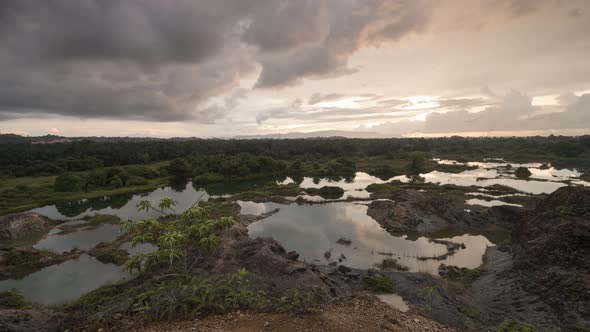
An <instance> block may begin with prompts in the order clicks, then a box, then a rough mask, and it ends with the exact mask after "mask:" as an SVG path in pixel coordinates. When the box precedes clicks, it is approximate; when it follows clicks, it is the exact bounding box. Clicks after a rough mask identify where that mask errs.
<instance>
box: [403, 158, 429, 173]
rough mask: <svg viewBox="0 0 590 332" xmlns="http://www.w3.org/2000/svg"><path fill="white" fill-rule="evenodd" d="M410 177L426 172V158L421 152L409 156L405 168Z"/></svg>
mask: <svg viewBox="0 0 590 332" xmlns="http://www.w3.org/2000/svg"><path fill="white" fill-rule="evenodd" d="M407 169H408V172H409V174H410V175H419V174H420V173H424V172H426V170H427V165H426V156H425V155H424V153H421V152H414V153H412V154H411V155H410V162H409V163H408V166H407Z"/></svg>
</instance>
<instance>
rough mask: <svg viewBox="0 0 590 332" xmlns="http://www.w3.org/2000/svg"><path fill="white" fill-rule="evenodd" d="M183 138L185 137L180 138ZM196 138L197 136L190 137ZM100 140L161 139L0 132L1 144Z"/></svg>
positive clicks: (134, 140) (140, 140) (150, 139)
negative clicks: (24, 134)
mask: <svg viewBox="0 0 590 332" xmlns="http://www.w3.org/2000/svg"><path fill="white" fill-rule="evenodd" d="M180 139H183V138H180ZM189 139H195V138H189ZM84 140H87V141H99V142H112V141H128V142H143V141H152V140H160V138H151V137H104V136H89V137H65V136H55V135H45V136H21V135H16V134H0V144H10V143H31V144H54V143H67V142H76V141H84Z"/></svg>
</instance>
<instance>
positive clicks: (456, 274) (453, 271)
mask: <svg viewBox="0 0 590 332" xmlns="http://www.w3.org/2000/svg"><path fill="white" fill-rule="evenodd" d="M483 271H484V270H483V269H482V268H481V267H477V268H475V269H469V268H466V267H456V266H446V265H444V264H441V266H440V267H439V273H440V275H441V277H443V278H445V279H448V280H451V281H456V282H460V283H462V284H464V285H466V286H468V285H471V284H472V283H473V282H474V281H475V280H477V279H478V278H479V277H480V276H481V274H482V273H483Z"/></svg>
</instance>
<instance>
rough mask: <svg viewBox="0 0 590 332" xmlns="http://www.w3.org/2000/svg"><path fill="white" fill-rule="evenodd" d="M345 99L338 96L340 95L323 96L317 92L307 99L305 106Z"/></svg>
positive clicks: (342, 95) (343, 96) (342, 96)
mask: <svg viewBox="0 0 590 332" xmlns="http://www.w3.org/2000/svg"><path fill="white" fill-rule="evenodd" d="M345 97H346V95H344V94H340V93H329V94H325V95H323V94H321V93H319V92H316V93H314V94H313V95H311V97H309V100H308V101H307V104H309V105H315V104H319V103H321V102H325V101H334V100H339V99H342V98H345Z"/></svg>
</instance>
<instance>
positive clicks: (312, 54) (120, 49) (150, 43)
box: [0, 0, 552, 123]
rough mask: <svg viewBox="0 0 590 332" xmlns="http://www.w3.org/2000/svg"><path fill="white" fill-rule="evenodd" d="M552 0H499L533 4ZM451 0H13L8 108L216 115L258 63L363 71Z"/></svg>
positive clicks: (0, 18) (2, 44)
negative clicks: (364, 58) (357, 61)
mask: <svg viewBox="0 0 590 332" xmlns="http://www.w3.org/2000/svg"><path fill="white" fill-rule="evenodd" d="M482 1H484V2H485V1H488V0H482ZM551 1H552V0H544V1H524V2H523V1H518V2H517V1H516V0H511V1H509V0H501V1H500V2H501V3H502V4H503V5H502V6H503V8H504V10H508V11H510V12H511V13H512V12H513V13H514V14H515V15H517V14H518V15H522V14H526V13H527V12H529V11H533V10H536V8H538V7H539V6H541V5H540V4H539V3H540V2H543V3H546V2H551ZM440 3H443V2H438V1H432V0H300V1H291V0H265V1H261V0H174V1H172V0H170V1H164V0H126V1H119V0H76V1H69V0H44V1H34V0H3V1H0V72H1V73H2V75H0V84H1V86H2V89H0V118H7V117H10V118H13V117H18V116H21V117H25V116H26V117H32V116H36V115H37V114H60V115H65V116H77V117H82V118H93V117H94V118H118V119H141V120H153V121H182V120H193V121H198V122H204V123H213V122H215V121H216V120H218V119H220V118H223V117H224V116H225V115H226V114H227V112H229V111H231V110H233V109H235V108H236V105H237V102H238V101H239V100H240V99H241V98H242V97H243V95H242V96H241V97H236V98H233V99H231V98H230V99H227V100H224V101H222V102H219V99H224V97H223V96H224V95H225V94H227V93H231V92H232V91H234V90H236V89H237V88H238V82H239V80H240V79H241V78H242V77H244V76H245V75H248V74H252V73H254V72H255V69H256V68H257V66H258V65H259V66H260V67H261V69H262V72H261V74H260V77H259V78H258V80H257V84H256V86H257V87H258V88H275V87H283V86H288V85H292V84H295V83H298V82H301V81H302V80H303V79H306V78H322V77H333V76H337V75H348V74H353V73H355V72H356V71H357V70H358V68H353V67H351V66H349V63H348V62H349V58H350V57H351V56H352V55H353V54H354V53H355V52H357V51H358V50H360V49H362V48H364V47H377V46H379V45H381V44H384V43H391V42H397V41H400V40H402V39H403V38H405V37H407V36H410V35H412V34H415V33H420V32H423V31H424V30H425V29H426V28H427V27H428V26H429V23H430V20H431V17H432V12H433V7H434V6H437V5H439V4H440ZM324 97H325V96H324ZM393 105H395V103H393V104H391V106H393Z"/></svg>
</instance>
